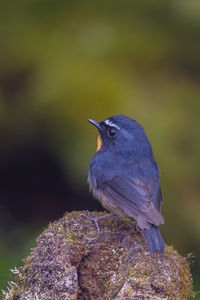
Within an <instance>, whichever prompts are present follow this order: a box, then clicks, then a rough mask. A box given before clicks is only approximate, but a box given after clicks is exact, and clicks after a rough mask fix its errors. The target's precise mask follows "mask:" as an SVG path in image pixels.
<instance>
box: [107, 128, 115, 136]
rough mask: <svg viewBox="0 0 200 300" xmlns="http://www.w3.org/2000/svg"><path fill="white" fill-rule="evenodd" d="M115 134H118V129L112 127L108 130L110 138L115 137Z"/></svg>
mask: <svg viewBox="0 0 200 300" xmlns="http://www.w3.org/2000/svg"><path fill="white" fill-rule="evenodd" d="M115 134H116V129H115V128H112V127H110V128H108V135H109V136H110V137H113V136H114V135H115Z"/></svg>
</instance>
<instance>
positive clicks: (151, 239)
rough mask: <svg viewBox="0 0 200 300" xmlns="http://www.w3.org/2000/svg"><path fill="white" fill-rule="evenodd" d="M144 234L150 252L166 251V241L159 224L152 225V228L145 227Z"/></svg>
mask: <svg viewBox="0 0 200 300" xmlns="http://www.w3.org/2000/svg"><path fill="white" fill-rule="evenodd" d="M144 235H145V240H146V245H147V248H148V250H149V252H150V253H154V252H164V251H165V243H164V241H163V238H162V236H161V234H160V231H159V228H158V227H157V226H155V225H152V226H151V228H150V229H144Z"/></svg>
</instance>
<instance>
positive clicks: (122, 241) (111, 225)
mask: <svg viewBox="0 0 200 300" xmlns="http://www.w3.org/2000/svg"><path fill="white" fill-rule="evenodd" d="M81 213H83V212H80V211H78V212H71V213H67V214H65V216H64V217H63V218H61V219H60V220H58V221H56V222H54V223H52V224H50V225H49V226H48V228H47V229H46V230H44V232H43V233H42V234H41V235H40V236H39V237H38V239H37V241H36V246H35V247H34V248H33V249H32V251H31V253H30V255H29V256H28V257H26V258H25V259H24V265H23V266H22V267H20V268H19V269H14V270H12V271H13V273H14V274H15V275H14V276H15V279H14V281H15V282H11V283H10V287H9V290H8V291H7V292H4V294H3V299H4V300H37V299H39V300H50V299H51V300H61V299H68V300H73V299H79V300H81V299H82V300H83V299H94V300H98V299H105V300H106V299H115V300H121V299H127V300H128V299H139V300H141V299H155V300H158V299H188V297H189V296H191V295H192V294H193V293H192V277H191V274H190V269H189V264H188V262H187V259H186V258H184V257H181V256H180V255H179V254H178V253H177V252H176V251H175V250H173V249H172V248H171V247H168V246H166V252H165V253H164V254H162V253H156V254H153V255H151V254H149V253H148V251H147V249H146V247H145V244H144V240H143V238H142V236H141V234H140V233H138V232H137V231H136V230H135V226H134V222H132V221H131V220H129V219H125V220H124V219H123V220H122V219H120V218H118V217H117V216H113V217H108V218H105V219H103V220H101V221H99V226H100V230H101V233H100V236H99V237H98V238H95V237H96V227H95V225H94V223H92V222H91V221H89V220H87V219H86V218H85V217H83V216H80V214H81ZM102 214H104V213H99V212H93V213H92V215H93V216H97V215H102Z"/></svg>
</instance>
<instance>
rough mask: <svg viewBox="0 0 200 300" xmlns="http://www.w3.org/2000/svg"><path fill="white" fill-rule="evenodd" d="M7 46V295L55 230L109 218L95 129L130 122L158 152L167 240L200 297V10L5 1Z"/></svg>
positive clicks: (3, 115) (3, 260)
mask: <svg viewBox="0 0 200 300" xmlns="http://www.w3.org/2000/svg"><path fill="white" fill-rule="evenodd" d="M0 39H1V47H0V141H1V143H0V289H1V288H2V289H4V288H5V287H6V286H7V281H8V280H9V278H10V277H9V274H10V272H9V269H10V268H14V267H15V266H19V265H20V264H21V263H22V262H21V259H22V258H23V257H24V256H25V255H27V254H28V253H29V252H30V248H31V247H33V246H34V242H35V238H36V237H37V235H38V234H39V233H40V232H41V231H42V230H43V227H44V226H47V224H48V221H53V220H54V219H56V218H59V217H61V216H62V215H63V214H64V212H65V211H66V210H72V209H101V207H100V206H98V203H96V201H95V200H93V199H92V198H91V195H90V194H89V192H88V187H87V183H86V179H87V172H88V167H89V163H90V159H91V157H92V155H93V153H94V152H95V149H96V135H97V133H96V131H95V130H94V128H92V126H89V124H88V123H87V119H88V118H94V119H97V120H103V119H105V118H107V117H108V116H111V115H114V114H118V113H120V114H126V115H129V116H130V117H133V118H135V119H136V120H137V121H138V122H139V123H141V124H142V125H143V127H144V128H145V130H146V132H147V135H148V137H149V139H150V141H151V142H152V146H153V149H154V153H155V157H156V160H157V162H158V164H159V167H160V170H161V180H162V182H161V184H162V189H163V195H164V199H165V202H164V205H163V210H162V211H163V215H164V217H165V224H164V226H162V227H161V231H162V234H163V236H164V239H165V241H166V243H167V244H169V245H173V246H174V248H176V249H177V250H178V251H179V252H180V253H181V254H183V255H186V254H187V253H190V252H193V253H194V256H195V257H194V263H193V264H192V265H191V270H192V274H193V279H194V288H195V290H199V289H200V251H199V248H200V201H199V194H200V182H199V178H200V134H199V132H200V100H199V96H200V85H199V83H200V2H199V1H197V0H196V1H195V0H191V1H187V0H181V1H180V0H173V1H155V0H143V1H128V0H124V1H119V0H109V1H105V0H101V1H97V0H93V1H89V0H85V1H67V0H57V1H56V0H48V1H47V0H40V1H39V0H28V1H27V0H19V1H17V0H13V1H5V0H4V1H1V3H0ZM196 299H200V297H199V298H198V295H197V296H196Z"/></svg>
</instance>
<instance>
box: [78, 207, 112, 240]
mask: <svg viewBox="0 0 200 300" xmlns="http://www.w3.org/2000/svg"><path fill="white" fill-rule="evenodd" d="M86 212H87V215H85V214H80V216H83V217H85V218H86V219H88V220H90V221H92V222H94V224H95V226H96V229H97V235H96V237H95V239H96V238H97V237H98V236H99V234H100V228H99V224H98V221H100V220H102V219H104V218H107V217H110V216H112V215H113V214H112V213H108V214H105V215H103V216H99V217H92V216H91V215H90V212H89V211H88V210H86Z"/></svg>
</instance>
